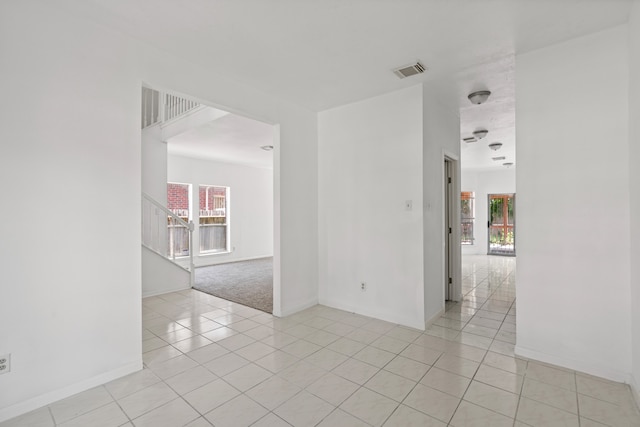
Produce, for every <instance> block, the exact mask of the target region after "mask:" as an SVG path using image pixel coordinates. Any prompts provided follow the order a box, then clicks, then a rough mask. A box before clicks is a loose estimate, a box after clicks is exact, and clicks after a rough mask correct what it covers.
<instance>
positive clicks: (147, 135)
mask: <svg viewBox="0 0 640 427" xmlns="http://www.w3.org/2000/svg"><path fill="white" fill-rule="evenodd" d="M141 157H142V171H141V173H142V191H144V192H145V193H147V194H148V195H149V196H151V198H152V199H154V200H156V201H157V202H159V203H162V204H163V205H165V206H166V204H167V143H166V142H164V141H163V140H162V128H161V127H160V126H159V125H157V126H151V127H148V128H146V129H143V130H142V155H141Z"/></svg>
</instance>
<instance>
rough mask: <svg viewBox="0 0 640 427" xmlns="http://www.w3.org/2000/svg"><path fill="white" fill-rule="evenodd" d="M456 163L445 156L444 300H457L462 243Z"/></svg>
mask: <svg viewBox="0 0 640 427" xmlns="http://www.w3.org/2000/svg"><path fill="white" fill-rule="evenodd" d="M455 176H456V174H455V164H454V161H453V160H452V159H450V158H448V157H445V158H444V180H443V181H444V300H445V301H452V300H457V298H456V292H455V290H454V286H455V284H454V278H457V277H458V276H457V274H456V266H457V265H458V264H457V262H456V261H457V257H456V252H455V251H456V250H459V248H460V245H459V244H458V242H457V241H456V239H455V236H456V235H457V231H458V229H459V227H458V223H457V221H456V217H457V216H456V212H457V209H456V207H457V206H458V204H457V203H458V197H456V195H457V192H456V186H455Z"/></svg>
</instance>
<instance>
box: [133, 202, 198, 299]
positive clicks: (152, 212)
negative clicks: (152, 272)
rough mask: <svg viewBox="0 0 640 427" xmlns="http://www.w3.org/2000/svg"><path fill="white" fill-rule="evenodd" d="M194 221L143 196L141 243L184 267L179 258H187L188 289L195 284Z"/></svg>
mask: <svg viewBox="0 0 640 427" xmlns="http://www.w3.org/2000/svg"><path fill="white" fill-rule="evenodd" d="M194 228H195V227H194V225H193V222H191V221H189V222H187V221H185V220H183V219H182V218H180V217H179V216H178V215H176V214H175V213H173V212H171V211H170V210H169V209H167V208H166V207H165V206H163V205H162V204H160V203H159V202H157V201H156V200H154V199H153V198H152V197H150V196H149V195H148V194H145V193H142V244H143V245H144V246H145V247H147V248H148V249H150V250H152V251H154V252H156V253H157V254H159V255H161V256H163V257H165V258H166V259H168V260H170V261H172V262H174V263H175V264H176V265H179V266H180V267H182V268H185V267H184V266H183V265H181V264H180V263H179V262H177V261H176V257H177V258H178V259H180V258H182V259H184V258H185V257H187V256H188V257H189V267H188V268H186V270H188V271H189V272H190V281H191V286H193V285H194V280H195V269H194V264H193V230H194Z"/></svg>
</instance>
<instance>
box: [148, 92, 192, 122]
mask: <svg viewBox="0 0 640 427" xmlns="http://www.w3.org/2000/svg"><path fill="white" fill-rule="evenodd" d="M198 107H200V104H199V103H197V102H196V101H192V100H190V99H187V98H182V97H180V96H176V95H172V94H170V93H163V92H159V91H157V90H155V89H150V88H147V87H144V86H143V87H142V129H144V128H146V127H148V126H152V125H155V124H157V123H166V122H168V121H170V120H173V119H177V118H178V117H181V116H183V115H185V114H187V113H188V112H190V111H192V110H195V109H196V108H198Z"/></svg>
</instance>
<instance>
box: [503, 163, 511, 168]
mask: <svg viewBox="0 0 640 427" xmlns="http://www.w3.org/2000/svg"><path fill="white" fill-rule="evenodd" d="M502 166H506V167H508V168H509V167H511V166H513V162H506V163H503V164H502Z"/></svg>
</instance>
